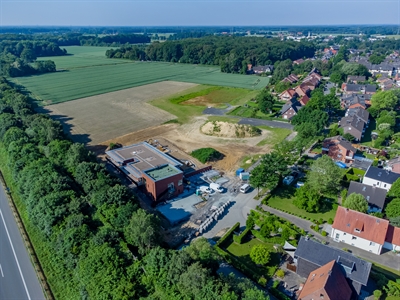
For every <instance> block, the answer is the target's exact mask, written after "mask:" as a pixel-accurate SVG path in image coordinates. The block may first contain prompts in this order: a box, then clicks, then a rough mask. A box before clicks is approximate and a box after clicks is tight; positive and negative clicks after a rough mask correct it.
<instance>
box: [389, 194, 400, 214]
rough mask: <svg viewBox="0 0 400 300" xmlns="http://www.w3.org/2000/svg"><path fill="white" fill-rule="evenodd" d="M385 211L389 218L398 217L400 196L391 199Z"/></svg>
mask: <svg viewBox="0 0 400 300" xmlns="http://www.w3.org/2000/svg"><path fill="white" fill-rule="evenodd" d="M397 196H398V195H397ZM385 213H386V216H387V217H388V218H396V217H398V216H400V198H396V199H393V200H392V201H390V202H389V204H388V205H386V209H385Z"/></svg>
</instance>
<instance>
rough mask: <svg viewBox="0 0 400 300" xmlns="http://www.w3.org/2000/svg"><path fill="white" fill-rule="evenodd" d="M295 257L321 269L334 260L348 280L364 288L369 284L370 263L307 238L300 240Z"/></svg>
mask: <svg viewBox="0 0 400 300" xmlns="http://www.w3.org/2000/svg"><path fill="white" fill-rule="evenodd" d="M294 257H295V258H302V259H304V260H306V261H309V262H311V263H313V264H315V265H318V266H320V267H321V266H323V265H325V264H327V263H329V262H331V261H332V260H334V261H336V262H338V264H339V265H340V266H341V267H342V268H343V271H344V272H345V276H346V277H347V278H349V279H350V280H353V281H355V282H358V283H360V284H362V285H364V286H366V285H367V283H368V278H369V273H370V271H371V266H372V264H371V263H370V262H367V261H365V260H362V259H360V258H358V257H356V256H354V255H352V254H350V253H348V252H345V251H342V250H339V249H337V248H333V247H330V246H326V245H323V244H321V243H318V242H315V241H313V240H311V239H308V238H305V237H301V238H300V241H299V244H298V246H297V249H296V251H295V252H294Z"/></svg>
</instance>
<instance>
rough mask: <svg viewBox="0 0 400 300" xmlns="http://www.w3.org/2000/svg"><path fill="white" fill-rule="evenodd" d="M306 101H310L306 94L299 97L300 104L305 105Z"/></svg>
mask: <svg viewBox="0 0 400 300" xmlns="http://www.w3.org/2000/svg"><path fill="white" fill-rule="evenodd" d="M308 101H310V98H309V97H308V96H307V95H304V96H303V97H301V98H300V100H299V102H300V103H301V105H303V106H304V105H306V104H307V103H308Z"/></svg>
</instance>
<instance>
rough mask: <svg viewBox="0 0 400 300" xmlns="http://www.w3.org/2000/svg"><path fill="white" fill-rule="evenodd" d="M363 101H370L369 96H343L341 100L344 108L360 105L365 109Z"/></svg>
mask: <svg viewBox="0 0 400 300" xmlns="http://www.w3.org/2000/svg"><path fill="white" fill-rule="evenodd" d="M365 100H371V95H369V94H350V95H344V96H343V97H342V98H341V101H342V102H344V104H345V106H346V107H348V106H350V105H353V104H356V103H360V104H361V105H362V106H364V107H366V104H365Z"/></svg>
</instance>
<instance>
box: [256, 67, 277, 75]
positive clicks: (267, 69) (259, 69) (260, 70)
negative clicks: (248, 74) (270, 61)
mask: <svg viewBox="0 0 400 300" xmlns="http://www.w3.org/2000/svg"><path fill="white" fill-rule="evenodd" d="M273 70H274V66H273V65H265V66H256V67H253V73H254V74H263V73H272V71H273Z"/></svg>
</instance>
